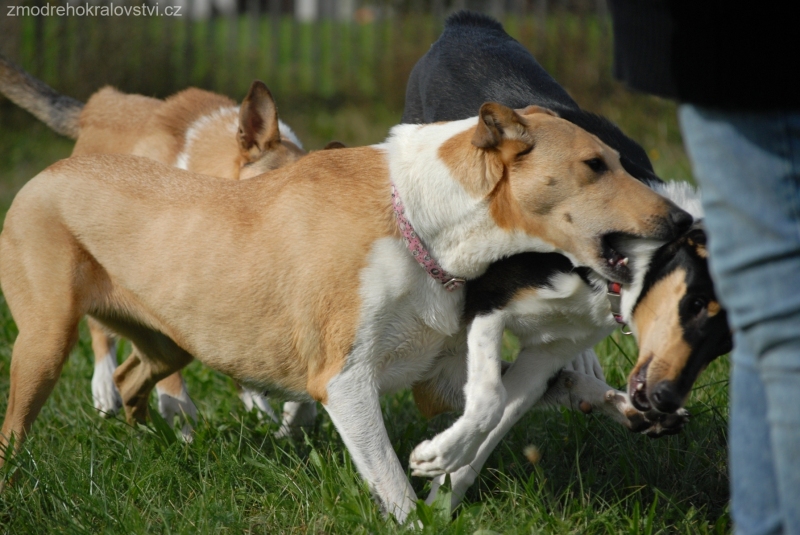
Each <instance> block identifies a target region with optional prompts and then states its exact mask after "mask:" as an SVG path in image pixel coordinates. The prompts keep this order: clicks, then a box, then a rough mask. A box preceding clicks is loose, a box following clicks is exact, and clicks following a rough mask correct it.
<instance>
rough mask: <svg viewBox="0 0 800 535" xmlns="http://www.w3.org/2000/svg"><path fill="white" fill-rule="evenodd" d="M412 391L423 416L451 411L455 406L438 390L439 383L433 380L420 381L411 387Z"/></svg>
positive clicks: (430, 416) (428, 416)
mask: <svg viewBox="0 0 800 535" xmlns="http://www.w3.org/2000/svg"><path fill="white" fill-rule="evenodd" d="M411 390H412V392H413V393H414V403H416V405H417V409H419V412H420V414H422V416H424V417H425V418H433V417H434V416H437V415H439V414H443V413H445V412H452V411H454V410H455V409H456V408H455V407H453V406H452V404H451V403H450V402H449V401H448V400H447V397H446V396H444V395H442V392H440V390H439V383H438V382H437V381H435V380H433V381H421V382H419V383H417V384H415V385H414V386H413V387H412V389H411Z"/></svg>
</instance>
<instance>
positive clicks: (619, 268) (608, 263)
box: [600, 232, 633, 284]
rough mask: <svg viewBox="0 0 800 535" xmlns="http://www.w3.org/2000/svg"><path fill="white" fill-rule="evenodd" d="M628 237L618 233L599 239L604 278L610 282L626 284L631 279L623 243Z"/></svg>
mask: <svg viewBox="0 0 800 535" xmlns="http://www.w3.org/2000/svg"><path fill="white" fill-rule="evenodd" d="M626 237H628V236H626V235H624V234H622V233H619V232H612V233H609V234H605V235H603V237H602V238H601V240H600V242H601V247H602V258H603V267H604V273H605V275H606V277H607V278H608V279H610V280H612V281H615V282H620V283H622V284H628V283H630V282H631V280H632V279H633V272H632V271H631V266H630V259H629V258H628V255H627V254H625V252H624V247H623V242H624V240H625V238H626Z"/></svg>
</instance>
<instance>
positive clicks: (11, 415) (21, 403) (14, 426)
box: [0, 316, 80, 466]
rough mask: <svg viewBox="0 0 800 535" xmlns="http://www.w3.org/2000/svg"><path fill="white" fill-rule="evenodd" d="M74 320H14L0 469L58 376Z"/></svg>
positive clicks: (75, 327)
mask: <svg viewBox="0 0 800 535" xmlns="http://www.w3.org/2000/svg"><path fill="white" fill-rule="evenodd" d="M78 318H80V316H77V317H67V318H61V320H60V321H53V320H51V321H49V322H48V325H44V326H39V325H33V324H30V323H28V322H22V321H19V320H18V325H19V326H20V331H19V335H18V336H17V340H16V341H15V342H14V349H13V352H12V356H11V385H10V388H9V392H8V407H7V408H6V417H5V420H4V421H3V428H2V434H0V466H2V465H3V463H4V461H5V458H6V456H7V455H8V454H9V453H10V452H7V451H5V450H6V447H7V445H8V443H9V441H10V440H11V437H12V436H13V437H14V440H15V442H14V450H15V451H19V449H20V447H21V446H22V442H23V441H24V440H25V437H26V435H27V434H28V432H29V431H30V429H31V426H32V425H33V421H34V420H35V419H36V417H37V416H38V414H39V411H40V410H41V409H42V406H43V405H44V403H45V401H47V398H48V397H49V396H50V393H51V392H52V391H53V387H54V386H55V384H56V381H58V378H59V377H60V376H61V369H62V368H63V366H64V362H66V360H67V357H68V356H69V352H70V350H71V349H72V346H74V345H75V342H76V340H77V339H78ZM37 327H39V328H37Z"/></svg>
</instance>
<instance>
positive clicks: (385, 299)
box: [347, 238, 464, 393]
mask: <svg viewBox="0 0 800 535" xmlns="http://www.w3.org/2000/svg"><path fill="white" fill-rule="evenodd" d="M368 262H369V263H368V265H367V267H365V268H364V269H363V270H362V272H361V290H360V293H361V301H362V307H361V314H360V317H361V323H360V326H359V329H358V332H357V334H356V342H355V347H354V350H353V351H352V353H351V355H350V356H349V357H348V362H347V366H359V367H362V366H363V367H364V368H365V370H370V374H371V375H372V376H373V377H375V378H376V379H375V380H376V381H377V382H378V384H377V385H375V386H376V387H377V389H378V391H379V392H380V393H387V392H392V391H394V390H398V389H401V388H406V387H408V385H409V384H412V383H413V382H414V381H416V380H417V379H418V378H419V377H421V376H422V374H423V373H424V372H426V371H427V370H428V369H429V368H430V367H431V364H432V361H433V360H434V358H435V357H436V355H437V354H438V353H439V352H440V351H441V348H442V345H443V343H444V341H445V339H446V338H448V337H450V336H452V335H454V334H455V333H457V332H458V330H459V327H460V325H459V322H460V317H461V309H462V306H463V299H464V289H459V290H456V291H453V292H448V291H447V290H445V289H444V287H443V286H442V285H441V284H440V283H439V282H437V281H435V280H433V279H432V278H431V277H430V276H429V275H428V274H427V272H426V271H425V270H424V269H422V267H420V266H419V264H417V262H416V261H415V260H414V258H413V257H412V256H411V254H410V253H409V252H408V250H407V249H406V247H405V245H404V244H403V242H402V241H401V240H398V239H394V238H384V239H381V240H378V241H376V242H375V244H374V245H373V247H372V251H371V252H370V255H369V257H368Z"/></svg>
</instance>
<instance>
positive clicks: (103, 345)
mask: <svg viewBox="0 0 800 535" xmlns="http://www.w3.org/2000/svg"><path fill="white" fill-rule="evenodd" d="M88 324H89V333H90V334H91V335H92V350H93V351H94V373H93V374H92V399H93V400H94V408H95V409H96V410H97V411H98V412H99V413H100V414H101V415H102V416H113V415H115V414H117V412H119V409H120V408H122V398H120V396H119V392H118V391H117V387H116V385H114V370H116V369H117V340H116V337H114V336H113V335H111V334H109V333H108V332H107V331H106V330H105V329H104V328H103V326H102V325H100V323H98V322H97V320H95V319H94V318H89V319H88Z"/></svg>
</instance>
